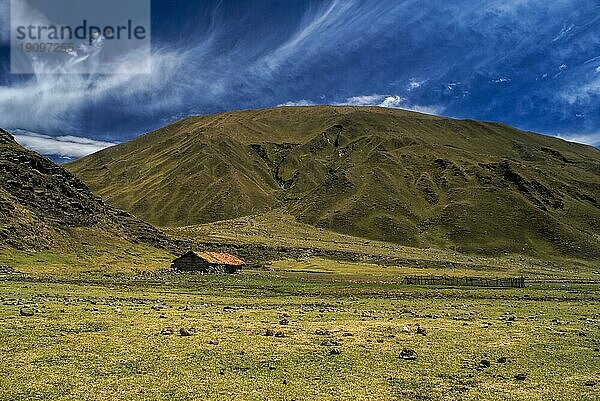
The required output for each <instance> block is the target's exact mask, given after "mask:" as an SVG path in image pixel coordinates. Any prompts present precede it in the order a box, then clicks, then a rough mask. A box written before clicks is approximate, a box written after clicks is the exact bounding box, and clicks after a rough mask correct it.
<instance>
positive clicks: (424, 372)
mask: <svg viewBox="0 0 600 401" xmlns="http://www.w3.org/2000/svg"><path fill="white" fill-rule="evenodd" d="M365 269H366V270H365ZM369 269H372V270H371V271H370V270H369ZM375 269H377V270H378V271H379V272H385V274H383V276H382V278H380V279H377V276H373V275H372V273H373V272H374V270H375ZM392 271H393V270H392V268H384V267H381V266H371V267H370V268H369V267H368V266H360V268H358V267H357V266H356V265H355V264H351V263H339V262H332V261H323V260H315V259H313V260H307V261H278V262H274V263H273V264H272V265H271V266H270V267H269V269H256V270H246V271H244V273H242V274H241V275H237V276H220V277H219V276H186V275H165V276H161V277H153V276H150V277H142V276H134V275H94V274H91V273H86V274H73V275H71V276H68V275H67V276H63V277H62V278H59V277H57V276H47V275H36V276H33V277H31V278H28V279H27V278H25V279H23V278H15V277H6V278H4V279H3V281H2V282H1V284H0V288H1V290H0V297H1V298H0V301H1V306H0V339H1V341H0V358H2V360H3V363H2V364H0V400H11V401H12V400H31V399H53V400H104V399H110V400H173V399H177V400H223V399H231V400H346V399H348V400H349V399H353V400H394V399H398V400H400V399H410V400H509V399H510V400H597V399H599V388H600V387H599V386H600V352H599V351H598V348H599V347H600V331H599V326H598V319H600V312H599V311H600V292H599V291H598V289H597V287H594V286H575V285H569V286H550V285H546V286H533V287H529V288H527V289H514V290H513V289H472V288H471V289H453V288H422V287H407V286H401V285H399V284H396V283H395V282H394V279H393V277H392V276H391V274H392V273H389V272H392ZM398 272H399V273H404V272H403V271H401V270H400V271H398ZM23 304H28V305H30V306H31V308H33V309H35V310H36V313H35V314H34V315H33V316H20V314H19V310H20V308H21V307H22V306H23ZM161 315H162V317H161ZM286 321H287V324H284V323H286ZM404 326H405V327H406V328H408V330H409V332H408V333H406V332H404V331H403V327H404ZM419 326H420V327H422V328H424V329H426V331H427V335H425V336H423V335H421V334H417V328H418V327H419ZM165 327H172V328H173V330H174V334H172V335H162V334H159V333H160V332H161V330H163V329H164V328H165ZM180 328H185V329H191V328H194V332H193V335H192V336H189V337H186V336H180V335H179V330H180ZM268 329H271V330H273V332H274V333H278V332H281V333H283V335H284V337H281V338H279V337H274V336H266V335H265V334H266V332H267V330H268ZM318 333H320V334H318ZM327 340H328V341H330V342H331V343H333V344H336V343H337V345H331V346H327V345H322V344H323V343H324V342H325V341H327ZM333 348H337V349H338V350H339V351H341V353H340V354H339V355H331V350H332V349H333ZM404 348H410V349H413V350H414V351H416V353H417V355H418V358H417V359H416V360H414V361H408V360H403V359H400V358H399V354H400V352H401V351H402V350H403V349H404ZM500 358H506V362H505V363H500V362H498V360H499V359H500ZM483 360H487V361H489V362H490V367H487V368H485V367H483V365H482V361H483ZM519 374H526V375H527V376H526V378H525V380H523V381H519V380H517V379H515V376H516V375H519Z"/></svg>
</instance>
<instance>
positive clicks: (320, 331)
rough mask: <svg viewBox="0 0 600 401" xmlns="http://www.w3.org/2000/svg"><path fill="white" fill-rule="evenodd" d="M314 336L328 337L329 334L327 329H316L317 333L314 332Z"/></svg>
mask: <svg viewBox="0 0 600 401" xmlns="http://www.w3.org/2000/svg"><path fill="white" fill-rule="evenodd" d="M315 334H316V335H318V336H328V335H330V334H331V333H330V332H329V330H327V329H317V331H315Z"/></svg>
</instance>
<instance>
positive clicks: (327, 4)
mask: <svg viewBox="0 0 600 401" xmlns="http://www.w3.org/2000/svg"><path fill="white" fill-rule="evenodd" d="M9 15H10V12H9V7H8V1H7V0H0V26H1V27H2V28H0V57H1V58H0V127H4V128H7V129H9V130H21V131H16V133H17V134H18V135H17V137H18V138H19V140H21V141H22V143H24V144H25V145H27V146H29V147H32V148H34V149H37V150H39V151H41V152H43V153H46V154H54V155H57V154H58V155H61V154H63V155H65V156H70V157H80V156H81V155H83V154H85V153H89V152H90V151H93V150H95V149H99V148H101V147H104V146H107V145H108V144H110V143H117V142H122V141H126V140H129V139H131V138H133V137H135V136H137V135H139V134H142V133H144V132H146V131H149V130H152V129H154V128H158V127H160V126H163V125H165V124H167V123H169V122H171V121H173V120H175V119H178V118H181V117H184V116H187V115H202V114H209V113H214V112H219V111H224V110H232V109H247V108H262V107H271V106H277V105H282V104H290V105H294V104H297V105H309V104H357V105H381V106H384V107H400V108H406V109H413V110H419V111H424V112H429V113H435V114H440V115H445V116H450V117H458V118H473V119H481V120H491V121H500V122H504V123H507V124H510V125H513V126H516V127H518V128H522V129H526V130H532V131H536V132H541V133H546V134H549V135H557V136H561V137H563V138H567V139H571V140H575V141H579V142H584V143H588V144H593V145H596V146H598V145H600V2H599V1H597V0H569V1H566V0H554V1H551V2H545V1H538V0H454V1H452V2H448V1H439V0H430V1H427V2H423V1H416V0H319V1H304V0H244V1H242V0H229V1H228V0H220V1H199V0H195V1H182V0H177V1H175V0H156V1H153V2H152V73H151V74H145V75H144V74H142V75H125V76H122V75H102V76H100V75H98V76H93V77H89V76H88V77H83V76H72V75H64V76H51V77H44V76H36V75H28V76H25V75H14V74H10V72H9V67H10V63H9V56H8V54H9V52H8V35H9V30H8V21H9ZM123 68H126V69H127V68H129V69H135V60H131V59H124V60H123ZM29 132H34V133H35V134H33V135H32V134H29Z"/></svg>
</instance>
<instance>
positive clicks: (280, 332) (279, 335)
mask: <svg viewBox="0 0 600 401" xmlns="http://www.w3.org/2000/svg"><path fill="white" fill-rule="evenodd" d="M275 337H276V338H285V337H286V335H285V333H284V332H283V331H278V332H276V333H275Z"/></svg>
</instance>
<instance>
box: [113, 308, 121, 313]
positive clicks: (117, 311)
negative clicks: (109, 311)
mask: <svg viewBox="0 0 600 401" xmlns="http://www.w3.org/2000/svg"><path fill="white" fill-rule="evenodd" d="M113 310H114V311H115V313H121V308H115V309H113Z"/></svg>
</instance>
